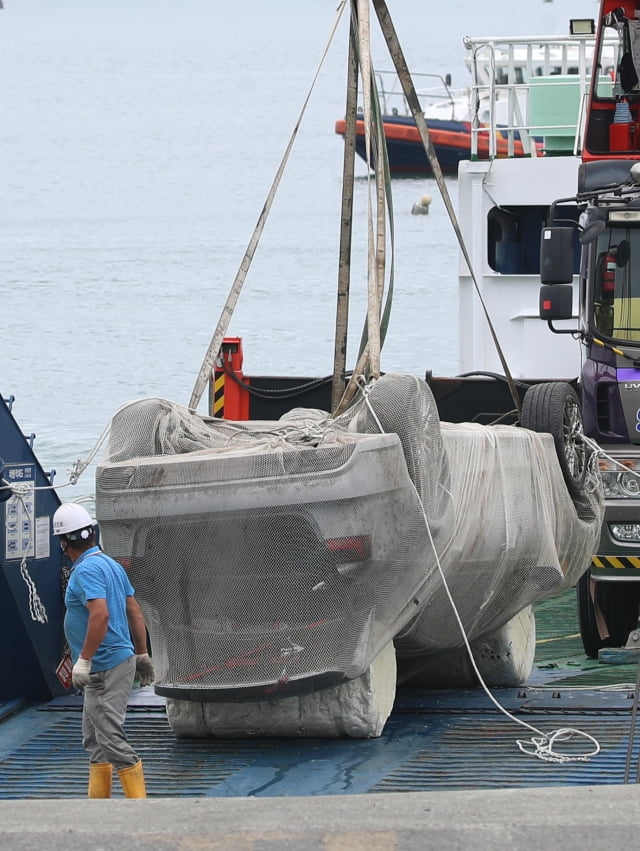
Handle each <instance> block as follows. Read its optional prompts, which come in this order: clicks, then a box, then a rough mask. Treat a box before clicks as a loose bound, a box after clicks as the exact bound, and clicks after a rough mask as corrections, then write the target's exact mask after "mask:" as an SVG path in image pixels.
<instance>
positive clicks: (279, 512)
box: [96, 374, 602, 702]
mask: <svg viewBox="0 0 640 851" xmlns="http://www.w3.org/2000/svg"><path fill="white" fill-rule="evenodd" d="M96 513H97V519H98V522H99V524H100V528H101V534H102V539H103V541H104V544H105V548H106V549H107V551H109V552H110V553H111V554H112V555H113V556H114V557H115V558H117V559H118V560H120V561H121V562H122V563H123V564H124V565H125V567H126V568H127V570H128V571H129V575H130V577H131V580H132V582H133V584H134V586H135V588H136V592H137V595H138V597H139V599H140V601H141V604H142V606H143V609H144V612H145V616H146V619H147V624H148V627H149V631H150V636H151V644H152V648H153V655H154V661H155V665H156V671H157V682H156V691H157V692H158V693H159V694H161V695H165V696H167V697H170V698H175V699H179V700H186V701H203V702H206V701H217V700H254V699H261V698H264V697H281V696H291V695H296V694H304V693H306V692H310V691H315V690H318V689H324V688H328V687H331V686H335V685H339V684H340V683H343V682H345V681H348V680H352V679H354V678H356V677H359V676H360V675H361V674H363V673H364V672H365V671H367V669H368V668H369V666H370V665H371V663H372V661H373V660H374V659H375V658H376V657H377V655H378V654H379V653H380V652H381V651H382V649H383V648H384V647H386V646H387V645H388V644H389V642H391V641H394V642H395V646H396V652H397V656H398V665H399V668H400V669H401V667H402V664H403V660H407V665H409V666H410V668H411V671H412V676H413V677H414V679H415V677H416V675H417V676H418V679H419V672H420V666H421V660H424V662H425V665H426V666H427V667H428V663H429V661H430V659H432V658H433V657H434V656H438V655H446V654H447V653H448V652H452V651H455V650H457V649H459V648H460V647H461V646H462V644H463V639H462V633H461V630H460V627H459V624H458V622H457V619H456V618H455V616H454V614H453V608H452V606H451V601H450V598H449V594H451V595H452V597H453V600H454V602H455V606H456V608H457V609H458V611H459V613H460V617H461V619H462V624H463V628H464V629H465V631H466V633H467V635H468V638H469V639H470V640H472V641H474V640H476V641H477V640H480V639H483V638H485V637H487V636H491V635H492V634H495V633H496V631H498V630H500V629H501V628H502V627H503V626H504V625H505V624H506V623H508V622H509V621H510V619H512V618H513V617H514V616H515V615H517V613H518V612H520V611H521V610H523V609H524V608H525V607H527V606H528V605H530V604H531V603H533V602H535V601H536V600H538V599H541V598H543V597H546V596H550V595H552V594H555V593H559V592H560V591H561V590H563V589H564V588H566V587H568V586H569V585H570V584H573V583H574V582H575V581H576V579H577V577H578V576H580V575H581V573H582V572H584V570H585V569H586V568H587V567H588V564H589V560H590V556H591V552H592V551H593V548H594V544H595V541H596V539H597V535H598V532H599V525H600V520H601V513H602V495H601V491H600V490H599V484H598V477H597V476H596V475H594V476H590V477H588V478H587V480H586V481H585V487H584V489H583V491H582V492H581V493H579V494H575V493H574V494H572V493H570V492H569V491H568V489H567V487H566V486H565V483H564V480H563V477H562V471H561V469H560V466H559V464H558V459H557V456H556V452H555V448H554V443H553V438H552V437H551V436H550V435H545V434H538V433H536V432H533V431H529V430H527V429H522V428H517V427H513V426H479V425H470V424H461V425H455V424H450V423H440V420H439V417H438V412H437V407H436V404H435V401H434V399H433V396H432V394H431V391H430V389H429V387H428V385H427V384H426V383H425V382H424V381H422V380H421V379H419V378H416V377H415V376H408V375H397V374H387V375H385V376H383V377H382V378H380V379H378V380H377V381H375V382H373V383H372V384H371V385H370V386H369V387H368V388H367V389H366V392H365V393H363V394H362V395H361V397H360V399H359V400H358V401H357V402H356V403H355V404H353V405H352V406H351V407H350V408H349V410H348V411H347V412H346V413H345V414H343V415H341V416H339V417H337V418H331V417H330V416H329V415H328V414H327V413H326V412H323V411H317V410H308V409H294V410H292V411H291V412H289V413H288V414H287V415H286V416H285V417H283V418H282V419H281V420H278V421H274V422H272V421H269V422H258V421H247V422H229V421H225V420H219V419H215V418H209V417H203V416H199V415H197V414H195V413H193V412H192V411H190V410H188V409H186V408H185V407H184V406H180V405H177V404H175V403H172V402H169V401H167V400H164V399H144V400H140V401H137V402H132V403H130V404H129V405H127V406H125V407H123V408H122V409H121V410H120V411H118V412H117V413H116V415H115V416H114V418H113V420H112V423H111V427H110V433H109V442H108V449H107V452H106V455H105V458H104V459H103V460H102V461H101V463H100V464H99V466H98V470H97V473H96Z"/></svg>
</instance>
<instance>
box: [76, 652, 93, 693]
mask: <svg viewBox="0 0 640 851" xmlns="http://www.w3.org/2000/svg"><path fill="white" fill-rule="evenodd" d="M90 679H91V661H90V660H89V659H83V658H82V656H78V660H77V662H76V663H75V665H74V666H73V668H72V669H71V682H72V683H73V687H74V688H84V687H85V686H87V685H89V680H90Z"/></svg>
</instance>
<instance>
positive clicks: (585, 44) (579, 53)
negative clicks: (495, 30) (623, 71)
mask: <svg viewBox="0 0 640 851" xmlns="http://www.w3.org/2000/svg"><path fill="white" fill-rule="evenodd" d="M465 47H466V48H467V50H468V51H469V53H468V58H467V64H468V66H469V68H470V71H471V77H472V82H471V87H470V102H471V157H472V159H479V158H482V159H486V158H487V157H488V158H489V159H493V158H494V157H496V156H506V157H512V156H516V155H522V153H524V154H525V155H529V156H532V157H533V156H538V155H541V154H543V153H544V154H546V155H554V154H559V153H567V152H572V153H574V154H575V153H578V152H579V151H580V150H581V147H582V138H583V133H584V124H585V119H586V106H587V98H588V93H589V86H590V78H591V70H592V63H593V55H594V49H595V37H594V36H592V35H575V36H573V35H572V36H566V37H559V36H550V37H533V36H532V37H517V38H514V37H506V36H505V37H498V38H481V39H480V38H478V39H473V38H466V39H465ZM616 50H617V41H616V40H615V39H613V40H610V41H608V42H606V43H605V50H604V52H603V60H604V61H603V67H602V69H601V71H602V74H603V76H604V77H605V78H607V79H608V80H610V79H611V78H612V75H613V69H615V66H616ZM518 149H519V153H518Z"/></svg>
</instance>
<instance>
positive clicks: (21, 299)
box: [0, 0, 597, 499]
mask: <svg viewBox="0 0 640 851" xmlns="http://www.w3.org/2000/svg"><path fill="white" fill-rule="evenodd" d="M337 5H338V4H337V0H306V2H300V0H244V2H242V3H239V2H231V3H229V2H226V3H223V2H222V0H108V2H107V0H90V2H87V0H55V2H54V1H53V0H4V7H5V8H4V9H3V10H1V11H0V73H1V78H2V81H3V82H2V87H1V90H0V105H1V111H2V116H3V120H2V130H1V132H0V175H1V180H0V185H1V186H2V196H1V201H0V217H1V220H0V246H1V250H0V290H1V292H2V310H3V319H4V322H3V333H2V340H1V342H0V347H1V348H0V351H1V360H0V364H1V368H2V373H1V383H0V391H1V392H2V393H3V395H4V396H5V397H7V396H9V395H10V394H13V395H15V397H16V402H15V405H14V413H15V415H16V418H17V420H18V422H19V423H20V425H21V427H22V429H23V431H25V432H27V433H30V432H35V433H36V435H37V440H36V451H37V453H38V456H39V458H40V460H41V462H42V464H43V465H44V467H45V469H47V470H48V469H51V468H55V469H56V470H57V477H56V484H57V485H61V484H62V483H63V482H65V481H66V480H67V472H66V471H67V470H68V469H69V467H70V466H71V464H72V463H73V462H74V461H75V460H76V458H78V457H80V456H84V455H86V454H87V453H88V452H89V451H90V450H91V448H92V447H93V445H94V443H95V441H96V439H97V438H98V436H99V435H100V434H101V432H102V430H103V429H104V427H105V426H106V425H107V424H108V422H109V420H110V418H111V416H112V415H113V413H114V412H115V411H116V409H117V408H118V407H119V406H120V405H122V404H123V403H125V402H127V401H129V400H131V399H135V398H140V397H143V396H162V397H165V398H169V399H173V400H175V401H178V402H181V403H184V404H186V403H188V400H189V397H190V395H191V391H192V388H193V385H194V382H195V379H196V375H197V373H198V370H199V368H200V364H201V362H202V358H203V356H204V354H205V352H206V349H207V346H208V344H209V341H210V339H211V336H212V334H213V331H214V329H215V326H216V324H217V321H218V318H219V315H220V311H221V309H222V306H223V304H224V302H225V300H226V297H227V294H228V291H229V288H230V286H231V284H232V282H233V280H234V278H235V275H236V272H237V269H238V266H239V263H240V261H241V259H242V256H243V253H244V250H245V248H246V246H247V243H248V241H249V238H250V236H251V233H252V231H253V228H254V226H255V223H256V221H257V219H258V215H259V213H260V210H261V208H262V205H263V203H264V201H265V199H266V197H267V193H268V191H269V188H270V186H271V183H272V181H273V178H274V177H275V174H276V170H277V168H278V165H279V163H280V160H281V158H282V155H283V153H284V150H285V147H286V145H287V143H288V140H289V137H290V135H291V132H292V130H293V127H294V125H295V122H296V120H297V118H298V115H299V113H300V111H301V109H302V105H303V103H304V99H305V97H306V94H307V92H308V89H309V87H310V85H311V82H312V80H313V77H314V74H315V72H316V69H317V67H318V64H319V62H320V59H321V56H322V52H323V50H324V47H325V44H326V43H327V40H328V38H329V34H330V31H331V27H332V24H333V21H334V19H335V12H336V8H337ZM388 5H389V9H390V12H391V15H392V18H393V20H394V23H395V27H396V30H397V32H398V35H399V38H400V41H401V44H402V47H403V50H404V53H405V56H406V58H407V61H408V63H409V66H410V67H412V68H413V69H414V70H416V71H429V72H437V73H441V74H444V73H447V72H450V73H451V74H452V75H453V80H454V85H458V86H462V85H464V84H465V83H466V79H467V72H466V70H465V68H464V65H463V54H464V48H463V44H462V39H463V37H464V36H465V35H474V36H480V35H505V34H515V35H524V34H530V35H540V34H549V33H565V32H567V30H568V19H569V18H570V17H576V16H580V15H582V16H592V15H595V13H596V10H597V6H596V4H595V3H594V2H593V0H583V2H582V3H575V2H573V0H553V2H543V0H520V2H519V3H518V4H517V15H514V14H510V15H509V16H506V15H505V9H508V8H509V7H508V6H505V4H504V2H503V0H484V2H482V3H479V2H477V0H459V2H455V0H453V2H449V3H448V4H445V5H444V6H440V5H439V4H436V3H434V2H432V0H388ZM511 9H512V10H513V7H511ZM438 10H441V11H438ZM442 10H444V11H442ZM347 12H348V9H347V11H346V12H345V14H344V15H343V17H342V20H341V22H340V24H339V27H338V31H337V34H336V37H335V39H334V41H333V43H332V45H331V47H330V50H329V54H328V57H327V59H326V61H325V64H324V66H323V69H322V71H321V74H320V77H319V80H318V82H317V84H316V87H315V89H314V92H313V94H312V96H311V101H310V105H309V108H308V109H307V112H306V114H305V117H304V120H303V123H302V127H301V130H300V133H299V136H298V140H297V142H296V144H295V146H294V149H293V153H292V157H291V159H290V161H289V165H288V167H287V170H286V172H285V175H284V178H283V181H282V183H281V186H280V189H279V191H278V195H277V197H276V200H275V203H274V206H273V209H272V213H271V216H270V218H269V221H268V223H267V227H266V229H265V232H264V235H263V238H262V240H261V243H260V246H259V247H258V250H257V253H256V256H255V259H254V262H253V265H252V267H251V270H250V272H249V275H248V277H247V280H246V283H245V286H244V289H243V292H242V295H241V297H240V301H239V304H238V307H237V308H236V311H235V314H234V318H233V320H232V323H231V326H230V328H229V332H228V333H230V334H234V335H239V336H241V337H242V338H243V341H244V352H245V362H244V368H245V372H248V373H254V374H284V373H298V374H301V375H304V374H307V375H325V374H330V373H331V371H332V360H333V334H334V324H335V290H336V280H337V250H338V239H339V211H340V192H341V174H342V153H343V150H342V148H343V143H342V140H341V139H340V137H338V136H336V135H335V133H334V124H335V121H336V119H337V118H340V117H342V115H343V112H344V102H345V97H346V89H345V80H346V57H347V34H348V18H347ZM372 14H374V13H373V12H372ZM373 24H374V25H373V31H374V32H373V59H374V64H375V66H376V67H377V68H378V69H385V68H391V65H392V63H391V61H390V59H389V58H388V55H387V53H386V48H385V47H384V45H383V42H382V39H381V36H380V34H379V30H378V27H377V21H375V20H374V21H373ZM364 173H365V172H364V167H363V166H361V165H360V164H359V174H360V175H361V177H362V178H363V177H364ZM448 185H449V189H450V192H451V194H452V197H453V200H454V204H455V202H456V181H455V179H452V180H449V182H448ZM365 192H366V182H365V180H364V179H361V180H359V181H358V185H357V188H356V196H357V197H356V214H355V222H354V240H355V242H356V247H355V251H356V254H355V259H354V272H353V279H352V291H353V303H352V313H351V319H350V331H351V334H350V348H349V359H348V367H349V368H350V367H352V366H353V365H354V359H355V354H356V350H357V343H358V341H359V338H360V332H361V329H362V323H363V321H364V304H365V289H366V283H365V268H364V260H363V257H364V252H365V250H366V195H365ZM425 193H428V194H430V195H431V196H432V197H433V203H432V207H431V213H430V215H428V216H413V215H411V206H412V204H413V203H414V202H416V201H417V200H418V199H419V198H420V196H421V195H423V194H425ZM394 212H395V227H396V296H395V301H394V307H393V310H392V316H391V324H390V328H389V333H388V338H387V342H386V344H385V347H384V350H383V353H382V367H383V369H385V370H387V371H407V372H416V373H418V374H424V371H425V369H432V370H433V371H434V372H436V373H439V374H445V375H453V374H455V373H456V372H457V357H458V355H457V342H456V338H457V315H456V311H457V293H456V287H457V248H456V245H455V241H454V237H453V231H452V229H451V226H450V223H449V221H448V218H447V216H446V212H445V210H444V207H443V204H442V202H441V199H440V197H439V194H438V191H437V187H436V186H435V183H434V182H433V181H431V180H396V181H394ZM205 406H206V398H204V399H203V402H202V404H201V410H204V409H205ZM92 492H93V476H92V472H91V468H90V470H89V471H88V472H87V473H86V474H85V476H84V477H83V478H81V480H80V483H79V484H78V485H77V486H76V487H75V488H68V489H66V490H64V491H61V492H60V493H61V495H62V496H63V498H65V499H77V498H80V497H81V496H82V495H85V494H90V493H92Z"/></svg>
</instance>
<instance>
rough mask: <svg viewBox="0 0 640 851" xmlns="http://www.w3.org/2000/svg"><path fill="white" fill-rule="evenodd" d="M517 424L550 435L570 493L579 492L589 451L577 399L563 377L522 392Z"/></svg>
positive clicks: (581, 488)
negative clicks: (584, 437) (522, 396)
mask: <svg viewBox="0 0 640 851" xmlns="http://www.w3.org/2000/svg"><path fill="white" fill-rule="evenodd" d="M520 425H521V426H522V427H523V428H528V429H530V430H531V431H538V432H546V433H548V434H551V435H552V436H553V442H554V444H555V447H556V453H557V455H558V461H559V463H560V469H561V470H562V475H563V476H564V480H565V482H566V485H567V488H568V489H569V493H570V494H571V495H572V496H580V495H581V493H582V491H583V489H584V480H585V477H586V474H587V461H588V452H587V445H586V443H585V442H584V440H583V435H584V431H583V427H582V414H581V413H580V402H579V401H578V397H577V396H576V394H575V391H574V390H573V388H572V387H571V385H569V384H566V383H565V382H563V381H549V382H548V383H545V384H534V385H533V387H530V388H529V389H528V390H527V392H526V393H525V396H524V400H523V403H522V416H521V417H520Z"/></svg>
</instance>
